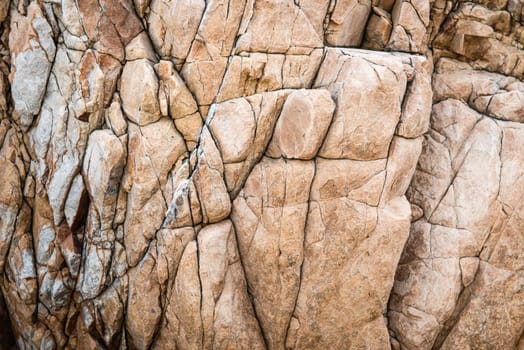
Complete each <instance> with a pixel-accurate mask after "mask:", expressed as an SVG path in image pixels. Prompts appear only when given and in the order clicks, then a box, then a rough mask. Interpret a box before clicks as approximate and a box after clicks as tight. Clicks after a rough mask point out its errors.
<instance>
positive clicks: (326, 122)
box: [267, 90, 335, 160]
mask: <svg viewBox="0 0 524 350" xmlns="http://www.w3.org/2000/svg"><path fill="white" fill-rule="evenodd" d="M334 110H335V104H334V102H333V100H332V99H331V95H330V94H329V92H328V91H327V90H299V91H296V92H293V93H291V94H290V95H289V96H288V98H287V99H286V102H285V103H284V106H283V107H282V112H281V113H280V117H279V119H278V121H277V124H276V126H275V131H274V132H273V138H272V140H271V143H270V144H269V148H268V151H267V154H268V155H269V156H270V157H279V156H281V155H282V156H283V157H285V158H290V159H306V160H307V159H312V158H313V157H315V156H316V155H317V152H318V150H319V148H320V146H321V145H322V142H323V141H324V138H325V135H326V132H327V130H328V127H329V126H330V124H331V118H332V116H333V111H334Z"/></svg>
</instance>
